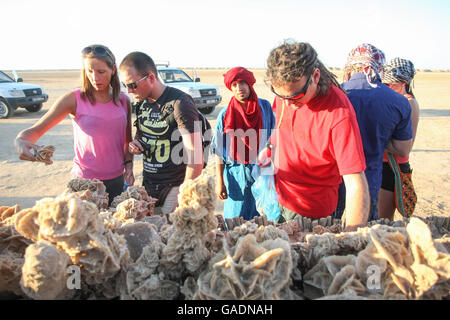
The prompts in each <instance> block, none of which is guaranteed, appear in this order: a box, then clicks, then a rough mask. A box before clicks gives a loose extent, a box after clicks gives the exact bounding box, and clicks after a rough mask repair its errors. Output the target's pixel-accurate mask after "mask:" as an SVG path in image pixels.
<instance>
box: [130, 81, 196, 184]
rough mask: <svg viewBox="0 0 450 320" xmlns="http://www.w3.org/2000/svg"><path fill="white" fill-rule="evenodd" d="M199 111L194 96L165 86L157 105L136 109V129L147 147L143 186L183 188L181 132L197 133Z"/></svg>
mask: <svg viewBox="0 0 450 320" xmlns="http://www.w3.org/2000/svg"><path fill="white" fill-rule="evenodd" d="M195 121H198V111H197V109H196V107H195V104H194V100H193V99H192V97H191V96H190V95H188V94H186V93H184V92H183V91H181V90H179V89H176V88H172V87H168V86H167V87H166V89H165V90H164V92H163V94H162V95H161V96H160V97H159V98H158V100H157V101H155V102H152V103H151V102H148V101H144V102H142V103H141V104H140V105H138V106H137V108H136V121H135V122H134V125H135V126H136V128H137V130H138V132H139V133H140V142H141V144H142V146H143V148H144V153H143V159H144V175H143V179H144V185H146V189H147V186H148V185H155V184H156V185H159V184H166V185H168V184H170V185H174V186H176V185H180V184H181V183H182V182H183V180H184V176H185V173H186V161H185V160H184V159H183V142H182V138H181V133H180V131H179V130H178V129H181V128H183V129H186V130H187V131H188V132H189V133H194V131H195V130H197V131H198V129H197V127H198V126H195V125H194V122H195Z"/></svg>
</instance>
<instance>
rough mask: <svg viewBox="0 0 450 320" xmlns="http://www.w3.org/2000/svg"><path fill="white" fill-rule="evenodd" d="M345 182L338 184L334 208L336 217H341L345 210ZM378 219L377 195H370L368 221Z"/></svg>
mask: <svg viewBox="0 0 450 320" xmlns="http://www.w3.org/2000/svg"><path fill="white" fill-rule="evenodd" d="M345 195H346V191H345V184H344V182H342V183H341V184H340V185H339V190H338V203H337V206H336V210H335V211H334V216H335V217H336V219H341V218H342V214H343V213H344V210H345ZM377 219H378V195H376V196H373V197H372V196H371V197H370V211H369V221H372V220H377Z"/></svg>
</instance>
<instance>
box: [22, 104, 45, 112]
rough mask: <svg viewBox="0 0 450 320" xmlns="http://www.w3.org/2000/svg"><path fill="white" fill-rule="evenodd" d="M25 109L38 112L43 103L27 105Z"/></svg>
mask: <svg viewBox="0 0 450 320" xmlns="http://www.w3.org/2000/svg"><path fill="white" fill-rule="evenodd" d="M25 109H27V110H28V111H29V112H38V111H39V110H41V109H42V103H40V104H34V105H32V106H28V107H25Z"/></svg>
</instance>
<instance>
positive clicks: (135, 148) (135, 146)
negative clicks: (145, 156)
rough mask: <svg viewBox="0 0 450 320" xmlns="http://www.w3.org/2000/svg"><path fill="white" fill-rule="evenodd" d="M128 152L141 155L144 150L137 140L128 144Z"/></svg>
mask: <svg viewBox="0 0 450 320" xmlns="http://www.w3.org/2000/svg"><path fill="white" fill-rule="evenodd" d="M128 151H129V152H130V153H131V154H141V153H142V152H144V148H143V147H142V145H141V143H140V142H139V141H138V140H136V139H134V140H133V141H131V142H130V143H129V144H128Z"/></svg>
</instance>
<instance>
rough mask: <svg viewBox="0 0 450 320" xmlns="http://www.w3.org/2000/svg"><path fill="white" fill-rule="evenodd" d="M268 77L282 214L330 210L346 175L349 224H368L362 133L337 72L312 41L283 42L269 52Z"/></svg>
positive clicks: (314, 215) (351, 227)
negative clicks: (336, 77) (319, 53)
mask: <svg viewBox="0 0 450 320" xmlns="http://www.w3.org/2000/svg"><path fill="white" fill-rule="evenodd" d="M267 78H268V80H269V81H270V83H271V88H272V91H273V93H274V94H275V95H276V96H277V97H276V98H275V101H274V104H273V109H274V112H275V115H276V128H277V129H278V130H275V131H276V132H275V134H274V135H272V137H271V139H270V141H271V143H272V145H270V146H269V147H268V148H272V149H273V150H274V152H272V153H273V154H274V155H275V159H276V160H275V161H274V165H275V168H276V170H277V171H276V174H275V185H276V189H277V192H278V195H279V203H280V211H281V215H282V217H283V219H284V220H286V221H288V220H291V219H293V218H294V217H295V215H296V214H300V215H302V216H306V217H310V218H322V217H327V216H329V215H331V214H332V213H333V212H334V210H335V209H336V205H337V199H338V187H339V184H340V183H341V182H342V178H343V180H344V183H345V186H346V188H347V198H346V201H347V202H346V203H348V204H349V205H348V206H347V207H346V211H347V212H346V226H347V230H354V229H356V228H357V227H358V226H363V225H365V224H366V223H367V219H368V213H369V191H368V186H367V180H366V177H365V175H364V170H365V168H366V165H365V158H364V151H363V147H362V142H361V135H360V133H359V127H358V122H357V120H356V115H355V111H354V109H353V107H352V105H351V103H350V101H349V100H348V98H347V96H346V95H345V93H344V92H343V91H342V89H341V88H340V86H339V84H338V82H337V81H336V79H335V76H334V75H333V74H332V73H330V72H329V71H328V70H327V69H326V67H325V66H324V65H323V64H322V63H321V62H320V60H319V59H318V58H317V53H316V51H315V50H314V48H312V47H311V45H310V44H308V43H292V42H285V43H284V44H282V45H281V46H279V47H277V48H275V49H273V50H272V52H271V53H270V55H269V58H268V60H267ZM266 150H267V149H266ZM263 154H264V153H263ZM261 157H264V156H263V155H261Z"/></svg>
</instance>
